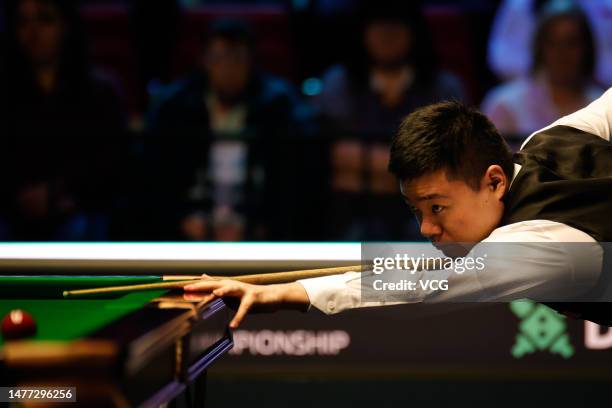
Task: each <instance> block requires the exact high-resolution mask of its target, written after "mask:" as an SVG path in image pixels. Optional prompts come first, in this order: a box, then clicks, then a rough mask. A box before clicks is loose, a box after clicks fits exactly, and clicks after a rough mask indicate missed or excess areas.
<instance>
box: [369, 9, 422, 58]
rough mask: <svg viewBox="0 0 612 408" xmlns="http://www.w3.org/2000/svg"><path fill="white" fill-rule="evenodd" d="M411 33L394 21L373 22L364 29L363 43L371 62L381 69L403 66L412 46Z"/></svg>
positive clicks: (408, 29) (406, 27)
mask: <svg viewBox="0 0 612 408" xmlns="http://www.w3.org/2000/svg"><path fill="white" fill-rule="evenodd" d="M413 41H414V39H413V35H412V31H411V30H410V28H409V27H408V26H406V25H405V24H402V23H401V22H396V21H385V20H379V21H376V20H375V21H373V22H371V23H369V24H368V25H367V27H366V29H365V33H364V42H365V47H366V50H367V52H368V55H369V57H370V59H371V61H372V62H373V63H374V64H375V65H380V66H382V67H395V66H399V65H403V64H404V63H405V61H406V57H407V55H408V54H409V52H410V50H411V49H412V46H413Z"/></svg>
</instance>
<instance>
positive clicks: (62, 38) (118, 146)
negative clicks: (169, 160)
mask: <svg viewBox="0 0 612 408" xmlns="http://www.w3.org/2000/svg"><path fill="white" fill-rule="evenodd" d="M6 6H7V9H6V10H7V11H6V13H5V15H6V18H7V21H8V24H7V34H8V45H7V47H8V49H7V54H8V55H7V59H6V67H5V69H6V72H5V75H4V77H3V78H2V82H1V83H0V88H1V89H0V92H1V93H2V95H3V99H5V102H6V105H5V106H3V108H2V111H1V112H0V123H1V124H2V133H1V135H0V137H1V138H2V143H3V148H2V151H1V152H0V155H2V157H1V158H0V162H1V164H0V165H1V166H2V169H1V170H0V177H1V180H0V189H1V198H2V200H1V203H0V208H1V212H2V215H1V219H2V221H1V223H0V225H1V229H2V234H1V235H2V239H10V240H89V239H95V240H101V239H106V237H107V236H106V227H107V225H108V224H107V220H108V219H107V217H108V214H109V211H110V208H111V206H112V204H113V200H114V198H115V197H116V193H117V184H116V183H117V182H118V177H117V176H118V174H117V173H118V171H119V169H120V160H119V159H120V157H121V152H122V146H123V144H122V143H123V140H124V139H123V137H124V134H123V131H124V117H123V112H122V111H121V109H120V106H121V104H120V101H119V99H118V97H117V93H116V92H115V89H114V87H113V86H112V85H111V83H110V82H109V81H108V80H105V79H103V78H102V77H101V76H99V75H98V74H96V73H94V71H93V70H92V69H91V67H90V66H89V65H88V61H87V58H86V54H85V44H84V36H83V33H82V31H81V29H80V21H79V16H78V9H77V6H76V3H75V2H73V1H69V0H13V1H7V2H6Z"/></svg>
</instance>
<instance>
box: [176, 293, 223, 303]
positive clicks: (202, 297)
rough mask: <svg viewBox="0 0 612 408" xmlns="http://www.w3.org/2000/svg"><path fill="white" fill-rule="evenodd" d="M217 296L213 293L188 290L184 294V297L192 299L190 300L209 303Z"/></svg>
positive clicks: (188, 299)
mask: <svg viewBox="0 0 612 408" xmlns="http://www.w3.org/2000/svg"><path fill="white" fill-rule="evenodd" d="M215 298H216V296H215V295H214V294H213V293H197V292H195V293H194V292H187V293H184V294H183V299H185V300H187V301H190V302H204V303H208V302H210V301H211V300H213V299H215Z"/></svg>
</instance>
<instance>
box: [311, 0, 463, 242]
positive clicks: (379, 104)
mask: <svg viewBox="0 0 612 408" xmlns="http://www.w3.org/2000/svg"><path fill="white" fill-rule="evenodd" d="M357 14H358V20H359V24H358V25H359V30H360V37H359V38H360V41H359V40H357V39H356V40H355V44H357V45H358V48H359V49H358V50H357V51H356V52H355V53H354V54H355V57H354V58H353V60H350V61H349V62H347V63H345V64H342V65H335V66H332V67H331V68H329V69H328V70H327V72H326V73H325V74H324V76H323V80H322V84H323V86H322V92H321V93H320V94H319V95H318V97H317V98H316V99H315V100H314V102H315V104H316V107H317V108H318V111H319V112H320V114H321V116H322V118H323V120H324V123H325V126H326V128H327V131H328V132H329V134H333V135H340V137H339V140H338V142H337V143H335V144H334V146H333V148H332V157H331V160H332V172H333V174H332V190H333V191H334V195H335V201H336V203H337V205H338V210H337V211H335V212H336V214H335V215H334V219H335V220H340V221H339V222H340V224H341V225H337V226H334V227H333V229H334V230H335V231H337V232H339V235H337V236H336V238H339V239H350V240H365V239H407V238H413V237H418V232H415V230H414V229H415V227H414V226H413V225H410V226H406V225H402V224H401V223H397V221H396V218H395V217H394V216H393V215H392V214H393V213H394V212H395V211H397V209H395V208H393V209H391V207H393V205H394V203H396V199H395V198H394V195H393V193H394V191H395V190H396V189H397V186H396V183H395V181H394V179H393V177H391V176H390V175H389V174H388V172H387V170H386V168H387V167H386V166H387V162H388V147H387V142H388V140H390V138H391V136H392V134H393V132H394V131H395V129H397V126H398V125H399V123H400V122H401V120H402V118H404V117H405V116H406V115H407V114H409V113H410V112H412V111H413V110H414V109H416V108H418V107H420V106H423V105H426V104H430V103H433V102H436V101H440V100H444V99H452V98H458V99H461V98H462V97H463V89H462V85H461V84H460V82H459V81H458V80H457V78H456V77H454V76H453V75H451V74H450V73H448V72H444V71H442V70H440V69H438V67H437V65H436V61H435V57H434V55H433V49H432V48H433V46H432V43H431V40H430V36H429V32H428V30H427V27H426V22H425V20H424V18H423V16H422V14H421V12H420V8H419V6H418V5H416V4H415V3H414V2H394V1H382V3H381V1H365V2H363V3H362V5H361V7H360V8H359V11H358V13H357ZM347 47H348V45H347ZM343 137H347V139H344V138H343ZM368 197H369V198H371V200H368V199H367V198H368ZM370 201H371V202H370ZM387 201H389V203H388V205H387V207H385V204H384V203H385V202H387ZM348 203H353V204H350V205H351V207H352V208H355V206H356V205H357V203H363V205H364V206H365V207H368V208H362V209H361V210H357V212H361V214H357V215H356V214H355V211H351V214H347V213H346V208H347V206H348ZM389 213H391V215H390V216H389V215H388V214H389ZM342 214H345V217H344V221H341V220H342V219H343V216H342ZM374 214H379V216H376V215H374ZM377 217H382V218H381V219H378V218H377ZM359 218H361V221H360V220H358V219H359ZM385 218H386V219H385ZM356 219H357V221H355V220H356ZM342 224H344V225H342Z"/></svg>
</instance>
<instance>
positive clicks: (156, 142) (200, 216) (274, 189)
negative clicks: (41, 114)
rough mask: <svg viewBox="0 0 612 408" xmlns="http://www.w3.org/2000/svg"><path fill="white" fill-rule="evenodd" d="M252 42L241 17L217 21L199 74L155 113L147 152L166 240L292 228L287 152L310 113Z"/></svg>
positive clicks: (249, 235)
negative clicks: (264, 68)
mask: <svg viewBox="0 0 612 408" xmlns="http://www.w3.org/2000/svg"><path fill="white" fill-rule="evenodd" d="M254 48H255V44H254V40H253V36H252V34H251V32H250V30H249V28H248V27H247V26H246V25H245V24H243V23H242V22H239V21H230V20H223V21H218V22H216V23H214V24H213V25H212V26H211V28H210V30H209V34H208V37H207V38H206V40H205V44H204V49H203V53H202V56H201V61H200V64H199V67H198V70H197V72H196V73H195V74H194V75H193V76H192V77H190V78H188V79H187V80H185V81H184V82H183V83H182V84H181V85H180V86H179V87H178V89H177V90H176V92H174V93H173V94H172V95H170V97H169V98H168V99H167V100H166V101H164V102H163V103H162V104H161V107H160V108H159V110H158V112H156V113H155V114H153V115H152V121H151V134H152V135H151V140H150V142H149V143H148V147H147V148H146V150H147V156H148V161H149V163H150V167H151V168H153V169H154V171H153V172H152V173H151V174H154V176H153V177H152V178H151V180H152V182H153V183H154V185H153V186H152V190H153V191H155V192H157V194H159V196H160V197H159V199H156V202H158V204H159V205H160V207H159V208H160V209H161V211H162V212H163V215H162V216H161V217H158V218H162V219H165V220H168V221H169V223H170V224H169V225H163V226H161V234H162V235H163V236H165V237H166V238H168V237H170V238H179V239H191V240H204V239H206V240H223V241H226V240H232V241H234V240H243V239H278V238H279V237H281V238H282V235H283V233H286V232H287V231H286V230H287V229H288V228H290V222H289V220H287V219H286V218H284V217H283V214H287V213H288V212H287V210H289V209H290V207H291V206H292V205H293V203H292V202H290V199H289V197H291V196H292V194H291V190H290V188H292V185H293V184H294V181H293V180H291V170H292V166H291V164H288V165H283V162H282V161H283V160H291V158H290V157H288V156H286V155H285V154H284V153H285V152H284V151H283V150H282V149H283V147H286V146H287V145H288V141H289V140H291V139H290V136H293V135H295V134H296V133H298V132H300V131H301V129H302V128H303V124H304V120H306V117H305V116H303V113H304V112H305V110H303V109H302V108H303V106H302V105H301V104H300V102H299V101H298V98H297V94H296V92H295V91H294V89H293V88H292V87H291V86H290V84H288V83H287V82H286V81H284V80H282V79H280V78H276V77H272V76H270V75H267V74H264V73H262V72H260V71H259V70H258V69H257V67H256V65H255V61H254ZM293 187H295V186H293Z"/></svg>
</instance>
